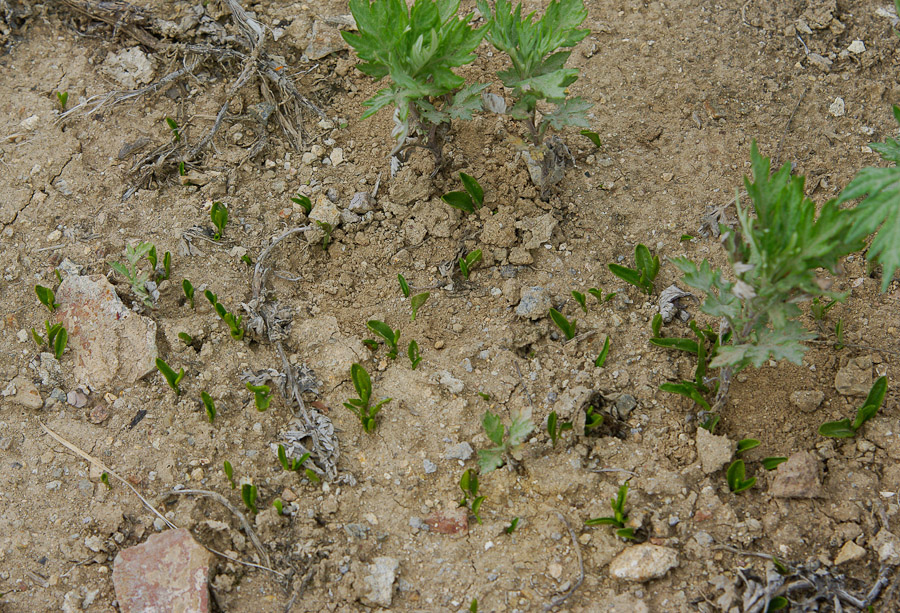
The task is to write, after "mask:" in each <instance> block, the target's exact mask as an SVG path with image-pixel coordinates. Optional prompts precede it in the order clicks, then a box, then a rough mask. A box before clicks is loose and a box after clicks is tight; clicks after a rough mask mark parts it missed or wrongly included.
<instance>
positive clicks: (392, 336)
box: [366, 319, 400, 350]
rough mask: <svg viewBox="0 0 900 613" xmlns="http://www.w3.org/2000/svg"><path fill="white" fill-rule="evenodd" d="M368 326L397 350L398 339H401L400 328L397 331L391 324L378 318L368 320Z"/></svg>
mask: <svg viewBox="0 0 900 613" xmlns="http://www.w3.org/2000/svg"><path fill="white" fill-rule="evenodd" d="M366 326H367V327H368V328H369V330H371V331H372V332H374V333H375V334H377V335H378V336H380V337H381V338H383V339H384V340H385V342H387V344H388V345H390V346H391V348H392V349H393V350H396V348H397V341H398V340H399V339H400V330H396V331H395V330H393V329H391V327H390V326H389V325H387V324H386V323H384V322H383V321H379V320H377V319H371V320H369V321H368V322H366Z"/></svg>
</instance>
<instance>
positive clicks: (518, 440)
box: [478, 411, 534, 475]
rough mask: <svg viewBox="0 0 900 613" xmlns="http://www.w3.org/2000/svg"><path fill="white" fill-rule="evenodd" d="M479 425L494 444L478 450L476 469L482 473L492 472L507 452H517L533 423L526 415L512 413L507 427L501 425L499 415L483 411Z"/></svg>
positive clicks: (532, 428)
mask: <svg viewBox="0 0 900 613" xmlns="http://www.w3.org/2000/svg"><path fill="white" fill-rule="evenodd" d="M481 426H482V427H483V428H484V433H485V434H487V437H488V439H490V441H491V443H493V444H494V446H493V447H491V448H489V449H479V450H478V470H480V471H481V474H482V475H486V474H487V473H490V472H493V471H494V470H496V469H498V468H500V467H501V466H503V464H504V463H505V462H506V459H505V458H506V456H507V455H508V454H515V453H518V449H519V447H520V446H521V445H522V443H524V442H525V438H526V437H527V436H528V435H529V434H531V431H532V430H534V424H532V423H531V420H530V419H528V418H527V417H523V416H521V415H513V417H512V421H511V422H510V425H509V427H508V428H506V427H504V426H503V422H502V421H500V416H499V415H494V414H493V413H491V412H490V411H485V412H484V415H483V416H482V418H481Z"/></svg>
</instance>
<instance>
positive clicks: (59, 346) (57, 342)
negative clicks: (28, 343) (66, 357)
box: [31, 321, 69, 360]
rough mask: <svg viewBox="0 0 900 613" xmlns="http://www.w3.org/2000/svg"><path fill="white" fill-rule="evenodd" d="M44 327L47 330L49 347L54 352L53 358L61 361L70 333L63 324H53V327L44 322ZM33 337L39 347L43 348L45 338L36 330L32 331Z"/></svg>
mask: <svg viewBox="0 0 900 613" xmlns="http://www.w3.org/2000/svg"><path fill="white" fill-rule="evenodd" d="M44 327H45V328H46V330H47V341H46V342H47V347H48V348H49V349H51V350H52V351H53V356H54V357H55V358H56V359H57V360H59V359H60V358H61V357H62V354H63V351H65V350H66V343H67V342H68V340H69V333H68V332H67V331H66V329H65V328H64V327H63V325H62V324H53V325H52V326H51V325H50V322H49V321H44ZM31 337H32V338H33V339H34V342H35V343H37V345H38V347H41V346H43V344H44V338H43V337H42V336H41V335H40V334H39V333H38V332H37V331H36V330H35V329H34V328H32V329H31Z"/></svg>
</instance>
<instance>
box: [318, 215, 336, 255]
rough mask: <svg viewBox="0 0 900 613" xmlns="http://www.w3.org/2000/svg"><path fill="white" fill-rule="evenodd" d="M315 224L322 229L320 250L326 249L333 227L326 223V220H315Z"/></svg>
mask: <svg viewBox="0 0 900 613" xmlns="http://www.w3.org/2000/svg"><path fill="white" fill-rule="evenodd" d="M315 221H316V225H317V226H319V228H321V229H322V233H323V236H322V251H328V244H329V243H330V242H331V233H332V232H334V227H333V226H332V225H331V224H330V223H328V222H327V221H319V220H318V219H316V220H315Z"/></svg>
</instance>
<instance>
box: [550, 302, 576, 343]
mask: <svg viewBox="0 0 900 613" xmlns="http://www.w3.org/2000/svg"><path fill="white" fill-rule="evenodd" d="M550 319H552V320H553V323H555V324H556V326H557V327H558V328H559V329H560V330H562V333H563V334H564V335H565V336H566V338H567V339H569V340H572V339H573V338H575V325H576V324H577V323H578V320H576V319H573V320H572V321H569V320H568V319H566V316H565V315H563V314H562V313H560V312H559V311H557V310H556V309H554V308H552V307H551V308H550Z"/></svg>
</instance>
